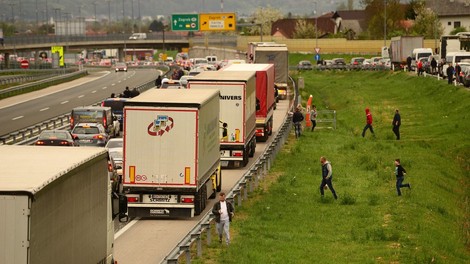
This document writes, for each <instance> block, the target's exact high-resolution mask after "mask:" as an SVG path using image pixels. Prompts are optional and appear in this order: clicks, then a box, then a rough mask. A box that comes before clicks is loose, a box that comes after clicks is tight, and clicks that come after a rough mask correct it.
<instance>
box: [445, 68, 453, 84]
mask: <svg viewBox="0 0 470 264" xmlns="http://www.w3.org/2000/svg"><path fill="white" fill-rule="evenodd" d="M446 74H447V83H448V84H452V81H453V80H454V66H452V63H449V67H447V70H446Z"/></svg>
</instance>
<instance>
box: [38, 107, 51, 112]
mask: <svg viewBox="0 0 470 264" xmlns="http://www.w3.org/2000/svg"><path fill="white" fill-rule="evenodd" d="M46 110H49V107H46V108H43V109H41V110H39V112H42V111H46Z"/></svg>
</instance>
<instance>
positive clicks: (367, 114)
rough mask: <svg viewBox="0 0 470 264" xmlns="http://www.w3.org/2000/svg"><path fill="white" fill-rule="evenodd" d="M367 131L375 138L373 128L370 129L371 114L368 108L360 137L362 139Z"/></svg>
mask: <svg viewBox="0 0 470 264" xmlns="http://www.w3.org/2000/svg"><path fill="white" fill-rule="evenodd" d="M367 129H370V132H371V133H372V135H374V136H375V134H374V128H373V127H372V114H371V113H370V110H369V108H366V126H365V127H364V129H363V130H362V137H364V136H365V135H366V130H367Z"/></svg>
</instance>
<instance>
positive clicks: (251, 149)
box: [247, 138, 256, 163]
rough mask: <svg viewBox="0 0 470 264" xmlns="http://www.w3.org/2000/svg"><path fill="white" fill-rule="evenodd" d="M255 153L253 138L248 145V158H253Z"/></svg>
mask: <svg viewBox="0 0 470 264" xmlns="http://www.w3.org/2000/svg"><path fill="white" fill-rule="evenodd" d="M255 151H256V138H253V139H252V140H251V144H250V153H249V155H250V157H254V156H255ZM247 163H248V162H247Z"/></svg>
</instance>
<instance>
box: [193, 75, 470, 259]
mask: <svg viewBox="0 0 470 264" xmlns="http://www.w3.org/2000/svg"><path fill="white" fill-rule="evenodd" d="M302 76H303V77H304V79H305V84H306V87H307V88H306V89H305V90H304V91H303V92H302V98H303V100H306V98H308V95H309V94H312V95H313V101H314V104H316V105H317V107H318V110H323V109H334V110H336V111H337V120H338V125H337V130H329V129H318V130H316V131H315V132H313V133H312V132H310V131H304V133H303V135H302V137H301V138H300V139H299V140H295V139H294V138H293V132H291V136H290V142H289V144H286V146H285V148H284V149H283V151H282V152H281V153H280V154H279V155H278V157H277V159H276V162H275V164H274V166H273V168H272V169H271V171H270V174H269V176H268V179H267V182H269V181H270V179H271V181H274V183H272V184H266V185H265V186H264V187H261V188H260V189H259V190H258V191H257V192H256V194H254V195H253V199H250V200H248V201H246V202H245V203H244V205H243V206H242V207H241V208H237V212H236V218H235V220H234V222H233V223H232V226H231V232H232V236H233V242H232V244H231V246H230V247H229V248H227V247H226V246H224V245H219V243H218V242H217V241H215V242H213V243H212V245H211V246H210V247H209V249H208V250H206V251H205V254H204V257H203V260H198V261H200V263H469V262H470V250H469V245H470V237H469V223H470V219H469V217H470V215H469V204H470V202H469V200H468V199H469V193H470V191H469V190H470V189H469V183H470V179H469V168H470V163H469V158H470V140H469V135H470V120H469V108H470V95H469V91H468V90H467V89H465V88H462V87H458V88H456V87H454V86H450V85H447V84H446V82H444V81H437V80H435V79H432V78H417V77H415V76H409V75H406V74H403V73H387V72H322V73H318V72H308V73H302ZM303 103H304V105H305V101H304V102H303ZM366 107H370V109H371V112H372V115H373V117H374V130H375V134H376V137H375V138H374V137H372V136H371V134H370V132H369V131H368V132H367V134H366V137H365V138H362V136H361V132H362V128H363V127H364V125H365V112H364V109H365V108H366ZM396 108H399V109H400V112H401V116H402V126H401V134H402V140H400V141H397V140H395V137H394V135H393V132H392V130H391V121H392V118H393V114H394V110H395V109H396ZM323 155H324V156H326V157H327V158H328V159H329V160H330V161H331V163H332V166H333V184H334V187H335V189H336V191H337V193H338V196H339V199H338V200H334V199H333V198H332V195H331V192H330V191H329V190H326V192H325V199H324V200H322V199H320V194H319V189H318V186H319V184H320V181H321V176H320V175H321V166H320V162H319V159H320V156H323ZM395 158H400V159H401V160H402V165H403V166H404V167H405V169H406V170H407V172H408V174H407V176H406V177H405V182H410V183H411V185H412V189H411V190H408V189H407V188H403V189H402V192H403V196H401V197H398V196H397V194H396V190H395V175H394V164H393V161H394V159H395ZM198 261H195V262H198Z"/></svg>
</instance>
